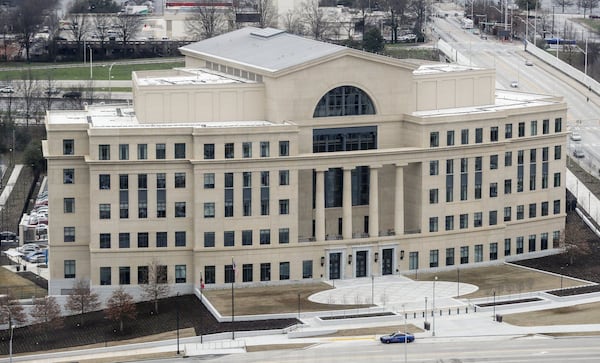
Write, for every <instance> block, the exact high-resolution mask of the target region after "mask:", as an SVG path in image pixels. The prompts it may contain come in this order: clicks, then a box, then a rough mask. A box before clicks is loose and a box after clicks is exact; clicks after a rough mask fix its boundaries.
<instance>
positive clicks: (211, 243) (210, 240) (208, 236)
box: [204, 232, 215, 247]
mask: <svg viewBox="0 0 600 363" xmlns="http://www.w3.org/2000/svg"><path fill="white" fill-rule="evenodd" d="M204 247H215V232H204Z"/></svg>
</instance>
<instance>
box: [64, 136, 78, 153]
mask: <svg viewBox="0 0 600 363" xmlns="http://www.w3.org/2000/svg"><path fill="white" fill-rule="evenodd" d="M73 154H75V140H73V139H64V140H63V155H73Z"/></svg>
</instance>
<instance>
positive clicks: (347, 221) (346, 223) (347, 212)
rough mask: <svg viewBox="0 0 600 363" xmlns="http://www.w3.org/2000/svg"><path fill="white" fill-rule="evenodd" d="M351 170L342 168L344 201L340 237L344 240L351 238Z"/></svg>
mask: <svg viewBox="0 0 600 363" xmlns="http://www.w3.org/2000/svg"><path fill="white" fill-rule="evenodd" d="M352 169H353V168H344V187H343V190H344V200H343V204H342V207H343V208H344V212H343V213H344V214H343V219H342V225H343V231H342V232H343V234H342V236H343V238H344V239H350V238H352Z"/></svg>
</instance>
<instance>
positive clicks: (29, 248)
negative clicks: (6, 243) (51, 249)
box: [17, 243, 40, 254]
mask: <svg viewBox="0 0 600 363" xmlns="http://www.w3.org/2000/svg"><path fill="white" fill-rule="evenodd" d="M39 250H40V246H38V245H36V244H35V243H27V244H24V245H23V246H21V247H17V251H19V252H21V253H23V254H28V253H31V252H37V251H39Z"/></svg>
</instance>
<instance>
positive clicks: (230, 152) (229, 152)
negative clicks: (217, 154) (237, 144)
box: [225, 142, 235, 159]
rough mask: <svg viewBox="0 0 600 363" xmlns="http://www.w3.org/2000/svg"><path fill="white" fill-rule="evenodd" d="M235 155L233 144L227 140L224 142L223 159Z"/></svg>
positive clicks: (231, 157)
mask: <svg viewBox="0 0 600 363" xmlns="http://www.w3.org/2000/svg"><path fill="white" fill-rule="evenodd" d="M234 157H235V149H234V144H233V143H232V142H228V143H226V144H225V159H233V158H234Z"/></svg>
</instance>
